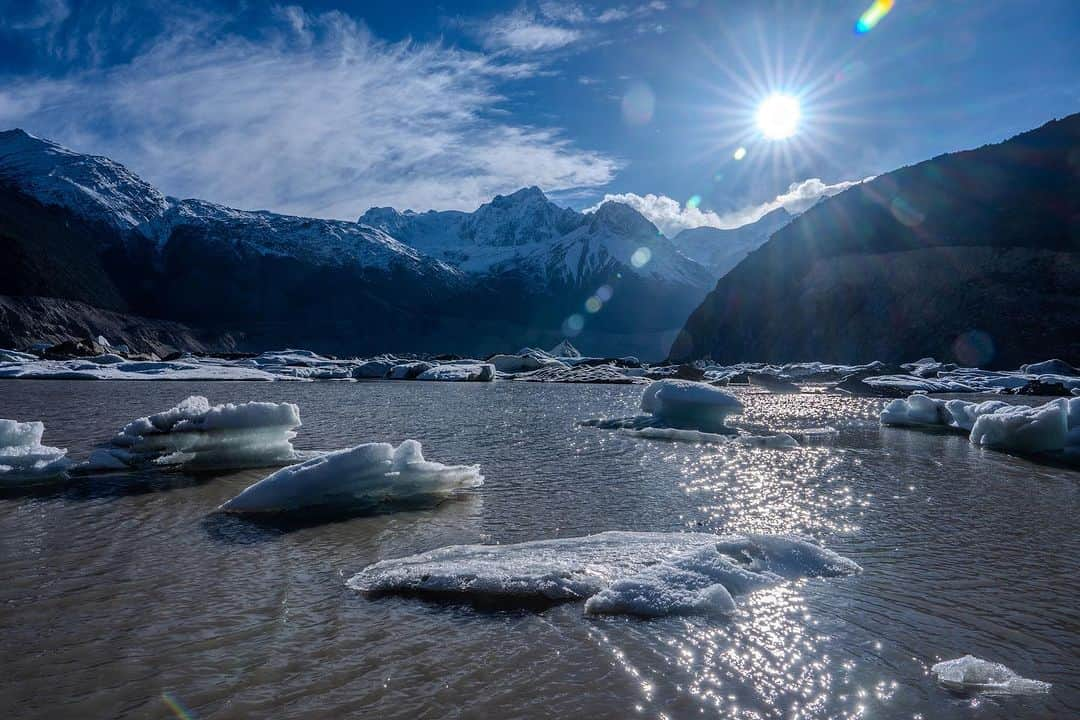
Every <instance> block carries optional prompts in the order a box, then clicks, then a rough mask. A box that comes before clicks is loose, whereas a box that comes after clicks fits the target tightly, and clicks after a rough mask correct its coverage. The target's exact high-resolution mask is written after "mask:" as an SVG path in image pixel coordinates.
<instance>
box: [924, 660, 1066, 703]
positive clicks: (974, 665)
mask: <svg viewBox="0 0 1080 720" xmlns="http://www.w3.org/2000/svg"><path fill="white" fill-rule="evenodd" d="M930 672H931V673H932V674H933V675H934V677H935V678H936V679H937V681H938V682H939V683H941V684H942V685H943V686H945V687H947V688H949V689H950V690H959V691H962V692H980V693H988V694H1002V695H1027V694H1031V693H1044V692H1049V691H1050V687H1051V686H1050V683H1047V682H1042V681H1040V680H1029V679H1028V678H1023V677H1020V676H1019V675H1017V674H1016V673H1015V672H1013V671H1012V670H1011V669H1009V668H1008V667H1006V666H1004V665H1002V664H1001V663H996V662H990V661H989V660H983V659H981V658H977V657H975V656H973V655H965V656H964V657H961V658H956V659H955V660H945V661H943V662H939V663H937V664H936V665H934V666H933V667H931V668H930Z"/></svg>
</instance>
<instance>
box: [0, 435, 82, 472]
mask: <svg viewBox="0 0 1080 720" xmlns="http://www.w3.org/2000/svg"><path fill="white" fill-rule="evenodd" d="M44 433H45V425H44V424H43V423H41V422H25V423H23V422H17V421H15V420H0V486H2V485H10V484H19V485H21V484H32V483H35V482H40V481H44V480H50V479H53V478H57V477H61V476H63V475H64V474H65V473H66V472H67V469H68V467H70V465H71V461H70V460H68V459H67V458H66V457H65V455H67V450H64V449H61V448H54V447H49V446H48V445H42V444H41V437H42V435H43V434H44Z"/></svg>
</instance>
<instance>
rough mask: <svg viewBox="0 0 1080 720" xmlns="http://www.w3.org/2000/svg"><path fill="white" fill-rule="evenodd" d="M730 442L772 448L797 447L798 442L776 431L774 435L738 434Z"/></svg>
mask: <svg viewBox="0 0 1080 720" xmlns="http://www.w3.org/2000/svg"><path fill="white" fill-rule="evenodd" d="M732 442H735V443H738V444H739V445H745V446H746V447H756V448H770V449H773V450H782V449H784V448H793V447H799V442H798V441H797V440H796V439H795V438H793V437H792V436H791V435H788V434H787V433H776V434H775V435H743V434H739V435H737V436H736V437H734V438H732Z"/></svg>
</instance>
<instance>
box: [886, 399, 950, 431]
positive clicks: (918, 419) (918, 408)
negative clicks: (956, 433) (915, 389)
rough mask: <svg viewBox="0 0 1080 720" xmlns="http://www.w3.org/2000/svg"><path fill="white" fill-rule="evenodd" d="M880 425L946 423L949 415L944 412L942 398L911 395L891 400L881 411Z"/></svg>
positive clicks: (905, 425) (917, 425)
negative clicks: (906, 397)
mask: <svg viewBox="0 0 1080 720" xmlns="http://www.w3.org/2000/svg"><path fill="white" fill-rule="evenodd" d="M880 417H881V424H882V425H896V426H899V427H919V426H923V425H948V424H949V420H950V419H951V416H947V415H946V413H945V403H944V401H942V400H937V399H935V398H931V397H927V396H926V395H912V396H911V397H909V398H908V399H907V400H901V399H897V400H893V401H891V402H890V403H889V404H888V405H886V406H885V409H884V410H882V411H881V416H880Z"/></svg>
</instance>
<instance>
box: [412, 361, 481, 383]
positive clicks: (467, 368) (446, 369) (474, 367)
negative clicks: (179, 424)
mask: <svg viewBox="0 0 1080 720" xmlns="http://www.w3.org/2000/svg"><path fill="white" fill-rule="evenodd" d="M416 379H417V380H444V381H450V382H488V381H491V380H494V379H495V366H494V365H492V364H491V363H446V364H443V365H435V366H434V367H431V368H428V369H427V370H425V371H424V372H422V373H420V374H419V375H417V376H416Z"/></svg>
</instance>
